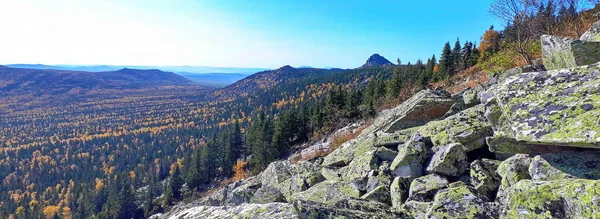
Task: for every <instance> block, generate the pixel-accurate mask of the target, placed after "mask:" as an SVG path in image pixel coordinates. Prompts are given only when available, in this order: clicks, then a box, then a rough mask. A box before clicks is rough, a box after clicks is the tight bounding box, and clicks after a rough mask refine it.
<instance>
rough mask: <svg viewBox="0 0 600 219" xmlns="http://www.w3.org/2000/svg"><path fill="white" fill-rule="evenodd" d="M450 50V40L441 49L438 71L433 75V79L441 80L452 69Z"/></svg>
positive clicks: (452, 61) (448, 74) (446, 76)
mask: <svg viewBox="0 0 600 219" xmlns="http://www.w3.org/2000/svg"><path fill="white" fill-rule="evenodd" d="M453 63H454V60H452V50H451V49H450V42H446V44H445V45H444V49H443V50H442V56H441V57H440V64H439V71H438V72H437V74H435V76H434V81H441V80H444V79H446V78H448V77H449V76H450V72H451V71H452V70H453V69H452V65H453Z"/></svg>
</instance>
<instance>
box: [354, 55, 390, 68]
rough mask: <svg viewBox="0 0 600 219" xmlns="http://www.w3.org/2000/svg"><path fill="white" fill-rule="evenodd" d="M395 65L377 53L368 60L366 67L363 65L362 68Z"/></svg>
mask: <svg viewBox="0 0 600 219" xmlns="http://www.w3.org/2000/svg"><path fill="white" fill-rule="evenodd" d="M393 65H394V64H393V63H391V62H390V61H389V60H387V59H386V58H384V57H383V56H381V55H379V54H377V53H375V54H373V55H371V57H369V59H367V62H366V63H365V64H364V65H362V66H361V68H368V67H377V66H393Z"/></svg>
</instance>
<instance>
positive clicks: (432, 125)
mask: <svg viewBox="0 0 600 219" xmlns="http://www.w3.org/2000/svg"><path fill="white" fill-rule="evenodd" d="M599 25H600V24H599ZM596 30H597V28H596V29H594V28H592V30H591V31H596ZM595 34H597V33H591V32H590V33H587V35H584V37H582V39H583V40H590V39H593V38H595ZM545 38H548V37H545ZM544 42H547V41H546V40H544ZM553 45H554V44H553ZM553 45H549V44H546V43H545V44H543V47H544V52H545V53H544V55H545V59H544V61H545V63H546V61H547V60H549V62H550V63H551V64H550V66H551V69H560V70H551V71H544V72H530V73H520V74H515V75H512V76H506V77H505V78H504V79H502V80H499V81H498V83H489V84H486V85H483V86H481V87H479V88H477V89H470V90H468V91H465V92H462V93H460V94H458V95H454V96H450V95H449V94H447V93H445V92H442V91H432V90H425V91H422V92H420V93H418V94H417V95H415V96H414V97H412V98H411V99H410V100H408V101H406V102H405V103H404V104H402V105H400V106H398V107H397V108H396V109H393V110H390V111H387V112H386V113H385V114H384V115H381V116H380V117H379V118H378V119H377V120H376V122H375V123H374V124H373V125H372V127H369V128H367V129H365V131H364V132H363V133H362V134H361V135H360V136H359V137H358V138H356V139H353V140H351V141H349V142H346V143H344V144H343V145H342V146H340V147H339V148H338V149H337V150H336V151H334V152H333V153H331V154H330V155H328V156H326V157H324V158H323V159H314V160H313V161H312V162H308V161H302V162H299V163H297V164H291V163H289V162H288V161H278V162H274V163H272V164H270V165H269V167H268V168H267V169H266V170H265V171H264V172H262V173H261V174H260V175H257V176H255V177H253V178H250V179H247V180H242V181H239V182H235V183H232V184H230V185H229V186H227V187H226V188H224V189H223V190H221V191H220V192H217V193H215V194H213V195H212V196H210V197H207V198H205V199H202V200H200V201H197V202H196V203H194V204H193V205H192V206H190V204H188V205H185V206H177V207H176V208H175V209H174V210H172V211H171V212H169V213H167V214H164V215H161V217H165V218H168V217H171V218H180V217H184V218H186V217H197V216H200V217H206V218H210V217H221V216H226V217H228V218H268V217H276V218H328V217H336V218H337V217H342V218H600V181H599V180H600V63H598V64H591V65H587V66H579V67H574V66H572V65H577V64H579V63H580V62H579V61H578V60H579V59H578V58H576V59H575V61H574V62H555V60H554V59H553V58H551V57H560V58H564V56H563V54H556V53H555V50H554V49H556V48H557V47H554V46H553ZM569 45H570V46H573V44H569ZM582 46H584V47H586V48H587V43H583V44H582ZM595 46H596V45H595V44H594V45H592V44H590V47H589V48H588V49H590V50H596V49H594V48H596V47H595ZM572 48H575V47H572ZM576 50H577V49H576ZM577 51H579V50H577ZM585 51H587V50H585ZM582 54H583V53H582ZM573 56H574V55H573V53H571V58H572V57H573ZM575 56H578V55H575ZM549 57H550V58H549ZM593 58H594V59H600V56H596V57H593ZM588 64H590V63H588ZM547 67H548V66H547ZM569 67H574V68H569ZM211 206H213V207H211ZM194 209H195V210H194Z"/></svg>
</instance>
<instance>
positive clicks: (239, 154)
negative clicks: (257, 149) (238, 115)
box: [231, 119, 247, 161]
mask: <svg viewBox="0 0 600 219" xmlns="http://www.w3.org/2000/svg"><path fill="white" fill-rule="evenodd" d="M231 149H232V151H233V159H232V160H233V161H236V160H238V159H241V158H244V157H245V156H246V153H247V152H246V148H245V147H244V139H243V135H242V131H241V129H240V123H239V121H238V119H235V122H234V124H233V131H232V134H231Z"/></svg>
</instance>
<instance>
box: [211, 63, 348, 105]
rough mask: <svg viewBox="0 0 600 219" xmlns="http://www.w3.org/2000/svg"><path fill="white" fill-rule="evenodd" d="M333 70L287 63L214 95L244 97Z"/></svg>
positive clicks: (254, 75)
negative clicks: (297, 66) (292, 65)
mask: <svg viewBox="0 0 600 219" xmlns="http://www.w3.org/2000/svg"><path fill="white" fill-rule="evenodd" d="M332 72H336V71H335V70H326V69H315V68H293V67H291V66H289V65H286V66H283V67H281V68H278V69H275V70H269V71H262V72H258V73H256V74H253V75H250V76H248V77H246V78H244V79H242V80H240V81H237V82H236V83H234V84H232V85H229V86H227V87H225V88H223V89H221V90H218V91H216V92H215V97H218V98H224V99H230V98H238V97H245V96H247V95H248V94H250V93H251V92H253V91H255V90H259V89H262V90H264V89H269V88H273V87H275V86H277V85H280V84H286V83H293V82H294V81H299V80H303V79H306V78H309V77H315V76H323V75H326V74H329V73H332Z"/></svg>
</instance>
